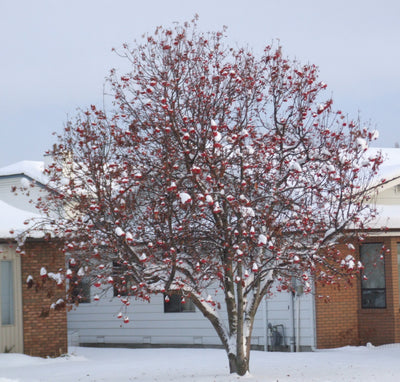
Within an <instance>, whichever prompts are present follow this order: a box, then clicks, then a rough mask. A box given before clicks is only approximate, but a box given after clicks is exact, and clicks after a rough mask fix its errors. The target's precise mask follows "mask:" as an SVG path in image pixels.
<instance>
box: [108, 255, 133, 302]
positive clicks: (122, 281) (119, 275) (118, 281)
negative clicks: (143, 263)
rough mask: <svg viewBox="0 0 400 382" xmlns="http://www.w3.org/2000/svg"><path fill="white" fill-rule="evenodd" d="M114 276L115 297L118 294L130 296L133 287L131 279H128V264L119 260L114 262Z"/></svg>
mask: <svg viewBox="0 0 400 382" xmlns="http://www.w3.org/2000/svg"><path fill="white" fill-rule="evenodd" d="M112 267H113V268H112V276H113V279H114V297H117V296H128V295H129V294H130V293H129V291H130V288H131V285H132V283H131V281H130V280H129V279H127V277H126V274H127V273H128V269H127V266H126V265H124V264H123V263H121V261H119V260H115V261H113V263H112Z"/></svg>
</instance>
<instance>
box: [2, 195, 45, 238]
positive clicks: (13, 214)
mask: <svg viewBox="0 0 400 382" xmlns="http://www.w3.org/2000/svg"><path fill="white" fill-rule="evenodd" d="M0 216H1V217H2V218H1V219H0V238H2V239H12V238H15V237H16V236H17V235H18V234H19V233H21V232H23V231H25V230H26V229H27V228H28V227H29V224H25V222H28V221H29V220H30V219H32V218H39V217H40V215H38V214H35V213H33V212H29V211H24V210H20V209H19V208H15V207H13V206H10V205H9V204H7V203H5V202H3V201H2V200H0ZM10 231H11V232H10ZM33 235H34V236H35V237H41V236H43V235H42V234H40V233H36V234H33Z"/></svg>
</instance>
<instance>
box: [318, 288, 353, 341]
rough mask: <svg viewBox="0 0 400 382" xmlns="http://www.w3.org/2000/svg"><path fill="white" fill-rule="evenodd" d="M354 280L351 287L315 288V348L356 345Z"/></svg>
mask: <svg viewBox="0 0 400 382" xmlns="http://www.w3.org/2000/svg"><path fill="white" fill-rule="evenodd" d="M359 295H360V288H359V285H358V280H353V282H352V285H347V286H341V287H337V286H330V285H329V286H328V285H324V286H321V285H317V286H316V296H315V311H316V333H317V348H319V349H324V348H334V347H340V346H345V345H358V344H359V330H358V315H357V311H358V305H359V300H360V299H359V297H358V296H359Z"/></svg>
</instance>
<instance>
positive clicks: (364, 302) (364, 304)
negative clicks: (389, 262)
mask: <svg viewBox="0 0 400 382" xmlns="http://www.w3.org/2000/svg"><path fill="white" fill-rule="evenodd" d="M367 246H370V247H371V246H376V249H371V251H374V252H375V255H376V257H377V258H376V260H375V261H373V260H372V261H373V263H372V267H371V259H368V260H369V261H368V260H367V259H365V257H366V256H371V255H372V253H371V252H370V253H368V252H365V253H363V248H367ZM359 253H360V260H361V263H362V265H363V270H362V271H361V308H362V309H386V308H387V290H386V289H387V287H386V269H385V264H386V262H385V255H384V243H383V242H371V243H363V244H361V245H360V247H359ZM378 256H379V257H378ZM363 257H364V258H363ZM378 261H381V262H382V263H381V264H380V266H379V268H378V267H377V264H379V263H378ZM379 271H380V272H381V274H377V273H378V272H379ZM371 274H373V275H374V276H375V275H377V276H378V279H376V278H374V279H373V280H371V278H369V277H368V276H370V275H371ZM365 277H367V279H365ZM379 278H381V280H379ZM371 281H375V282H378V283H379V282H382V283H383V285H382V286H378V287H368V286H366V284H367V285H368V284H369V283H371ZM371 296H374V297H373V298H372V300H371ZM368 297H370V298H369V299H368ZM379 297H381V298H379ZM380 300H382V301H383V302H379V301H380ZM371 301H372V302H371Z"/></svg>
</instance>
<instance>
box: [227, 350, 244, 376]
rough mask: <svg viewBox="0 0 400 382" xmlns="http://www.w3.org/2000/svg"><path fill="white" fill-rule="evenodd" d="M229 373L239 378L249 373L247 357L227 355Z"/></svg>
mask: <svg viewBox="0 0 400 382" xmlns="http://www.w3.org/2000/svg"><path fill="white" fill-rule="evenodd" d="M228 358H229V372H230V373H231V374H232V373H236V374H238V375H240V376H242V375H245V374H246V373H247V372H248V371H249V359H248V357H239V356H236V355H235V354H232V353H229V354H228Z"/></svg>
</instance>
